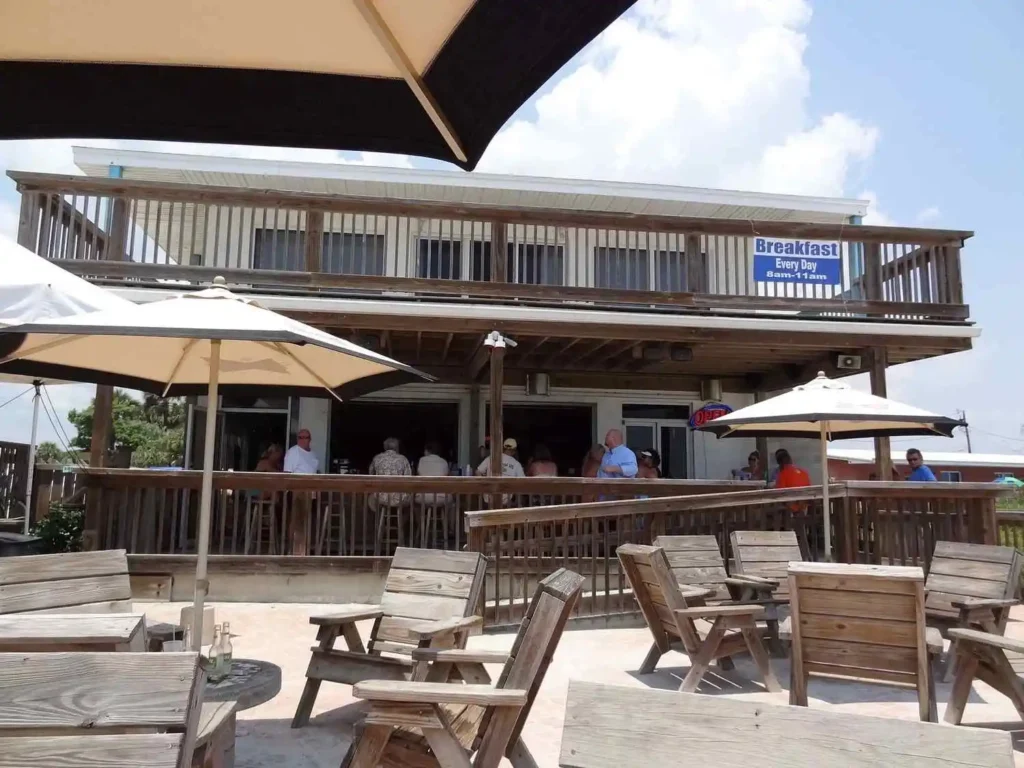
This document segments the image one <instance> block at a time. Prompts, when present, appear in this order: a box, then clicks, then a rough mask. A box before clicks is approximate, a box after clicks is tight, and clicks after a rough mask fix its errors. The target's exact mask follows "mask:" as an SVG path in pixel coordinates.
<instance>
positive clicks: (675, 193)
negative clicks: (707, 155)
mask: <svg viewBox="0 0 1024 768" xmlns="http://www.w3.org/2000/svg"><path fill="white" fill-rule="evenodd" d="M74 161H75V165H77V166H78V167H79V168H80V169H81V170H82V171H83V172H84V173H85V174H87V175H89V176H103V177H105V176H108V175H109V169H110V166H120V167H121V169H122V177H123V178H126V179H136V180H144V181H166V182H176V183H181V184H203V185H212V186H228V187H246V188H250V189H279V190H284V191H294V192H311V193H319V194H335V195H355V196H360V197H383V198H393V199H403V200H424V201H431V202H446V203H455V204H461V203H466V204H478V205H492V206H509V207H536V208H557V209H568V210H579V211H600V212H612V213H631V214H652V215H653V214H657V215H667V216H695V217H710V218H728V219H754V220H760V221H801V222H814V223H845V222H849V221H850V217H852V216H863V215H865V214H866V213H867V209H868V202H867V201H864V200H848V199H842V198H829V197H804V196H800V195H774V194H766V193H762V192H736V191H728V190H717V189H702V188H698V187H677V186H668V185H660V184H636V183H625V182H611V181H587V180H574V179H553V178H543V177H532V176H511V175H502V174H493V173H464V172H461V171H435V170H423V169H409V168H393V167H382V166H362V165H352V164H345V163H312V162H293V161H287V162H281V161H272V160H258V159H252V158H237V157H223V156H216V155H187V154H176V153H166V152H139V151H134V150H120V149H100V148H95V147H75V148H74Z"/></svg>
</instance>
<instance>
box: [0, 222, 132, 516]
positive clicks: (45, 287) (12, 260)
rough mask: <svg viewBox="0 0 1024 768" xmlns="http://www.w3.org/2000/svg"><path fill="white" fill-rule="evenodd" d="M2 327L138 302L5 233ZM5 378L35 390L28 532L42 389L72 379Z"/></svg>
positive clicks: (0, 244)
mask: <svg viewBox="0 0 1024 768" xmlns="http://www.w3.org/2000/svg"><path fill="white" fill-rule="evenodd" d="M0 274H2V275H3V276H4V278H3V282H2V283H0V328H6V327H8V326H11V325H17V324H19V323H32V322H40V321H43V320H49V319H52V318H58V317H67V316H69V315H79V314H83V313H86V312H97V311H99V310H103V309H124V308H126V307H133V306H135V305H134V304H132V303H131V302H130V301H127V300H126V299H122V298H120V297H119V296H115V295H114V294H113V293H111V292H110V291H108V290H106V289H105V288H100V287H99V286H97V285H93V284H92V283H90V282H88V281H87V280H83V279H82V278H80V277H77V276H76V275H73V274H71V273H70V272H68V271H67V270H65V269H62V268H61V267H58V266H57V265H56V264H53V263H51V262H49V261H47V260H46V259H44V258H41V257H39V256H36V255H35V254H34V253H32V251H30V250H29V249H28V248H25V247H23V246H20V245H18V244H17V243H16V242H14V241H13V240H11V239H10V238H9V237H6V236H4V235H0ZM0 382H5V383H6V382H9V383H15V384H28V385H31V386H33V387H34V388H35V392H34V393H33V395H32V432H31V436H30V438H29V449H28V477H27V479H26V487H25V528H24V530H25V533H28V528H29V522H30V520H31V517H32V516H31V515H30V514H29V507H30V505H31V503H32V476H33V474H34V473H35V464H36V440H37V432H38V428H39V401H40V394H41V392H40V389H41V387H42V385H43V384H64V383H67V382H64V381H60V380H53V379H46V378H43V377H39V376H24V375H15V374H6V375H5V374H0Z"/></svg>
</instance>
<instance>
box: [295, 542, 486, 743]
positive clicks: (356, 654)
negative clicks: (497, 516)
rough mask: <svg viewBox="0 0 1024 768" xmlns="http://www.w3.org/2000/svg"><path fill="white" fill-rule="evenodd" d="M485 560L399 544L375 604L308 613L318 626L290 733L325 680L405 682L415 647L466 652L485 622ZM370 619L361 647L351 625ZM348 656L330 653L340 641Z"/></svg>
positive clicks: (304, 718)
mask: <svg viewBox="0 0 1024 768" xmlns="http://www.w3.org/2000/svg"><path fill="white" fill-rule="evenodd" d="M486 567H487V559H486V558H485V557H484V556H483V555H481V554H479V553H477V552H445V551H442V550H434V549H409V548H407V547H398V549H396V550H395V555H394V557H393V558H392V560H391V569H390V570H389V571H388V578H387V581H386V583H385V585H384V594H383V595H382V596H381V600H380V603H378V604H375V605H367V604H360V603H349V604H346V605H342V606H339V608H340V610H339V611H337V612H335V613H332V614H330V615H326V616H313V617H312V618H310V620H309V621H310V623H311V624H314V625H316V626H317V627H318V630H317V636H316V639H317V640H318V641H319V645H316V646H313V648H312V656H311V658H310V660H309V666H308V667H307V669H306V685H305V688H304V689H303V691H302V696H301V698H300V699H299V704H298V707H296V709H295V717H294V718H293V719H292V728H301V727H302V726H304V725H305V724H306V723H308V722H309V716H310V714H311V713H312V711H313V704H314V703H315V701H316V696H317V693H319V691H320V684H321V683H322V682H323V681H325V680H326V681H328V682H333V683H344V684H347V685H354V684H356V683H358V682H360V681H362V680H408V679H410V678H412V677H413V669H414V663H413V660H412V656H411V653H412V651H413V649H415V648H417V647H419V648H427V647H435V648H437V647H440V648H451V647H459V648H462V647H465V645H466V640H467V639H468V636H469V634H470V632H471V631H473V630H476V629H477V628H478V627H479V626H480V625H481V624H482V619H481V618H480V617H479V616H477V615H475V614H476V611H477V606H478V605H479V602H480V596H481V594H482V592H483V586H484V572H485V569H486ZM371 620H372V621H373V629H372V630H371V631H370V638H369V642H368V643H367V645H366V647H364V646H363V641H362V638H361V637H360V636H359V630H358V628H357V627H356V622H359V621H371ZM339 636H341V637H343V638H344V639H345V643H346V645H347V646H348V650H347V651H343V650H340V649H335V648H334V643H335V642H336V641H337V639H338V637H339Z"/></svg>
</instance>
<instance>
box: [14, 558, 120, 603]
mask: <svg viewBox="0 0 1024 768" xmlns="http://www.w3.org/2000/svg"><path fill="white" fill-rule="evenodd" d="M0 587H2V588H3V589H2V590H0V614H6V613H130V612H131V610H132V587H131V584H130V583H129V581H128V558H127V556H126V555H125V551H124V550H123V549H109V550H99V551H97V552H65V553H61V554H57V555H27V556H25V557H5V558H3V559H0Z"/></svg>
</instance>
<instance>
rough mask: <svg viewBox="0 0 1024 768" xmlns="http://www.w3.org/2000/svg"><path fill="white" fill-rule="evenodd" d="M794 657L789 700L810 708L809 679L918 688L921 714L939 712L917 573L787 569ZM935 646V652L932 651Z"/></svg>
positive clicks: (876, 568)
mask: <svg viewBox="0 0 1024 768" xmlns="http://www.w3.org/2000/svg"><path fill="white" fill-rule="evenodd" d="M789 597H790V611H791V613H790V622H791V626H792V630H791V631H792V644H793V648H792V656H791V662H790V686H789V703H790V704H796V705H799V706H802V707H806V706H807V679H808V676H809V675H811V674H816V675H817V674H821V675H828V676H830V677H844V678H853V679H858V680H867V681H871V682H879V683H888V684H890V685H893V684H894V685H903V686H910V687H913V688H915V689H916V690H917V700H918V714H919V715H920V717H921V719H922V720H927V721H930V722H935V721H936V720H938V714H937V711H936V704H935V687H934V680H933V678H932V674H931V669H930V666H929V662H930V656H931V654H934V653H939V652H941V650H942V639H941V638H940V637H935V638H934V640H933V641H932V644H931V647H930V644H929V641H928V633H927V628H926V626H925V618H924V571H922V570H921V569H920V568H907V567H902V566H886V565H846V564H841V563H792V564H790V566H789ZM935 643H937V644H938V647H935V645H934V644H935Z"/></svg>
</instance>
